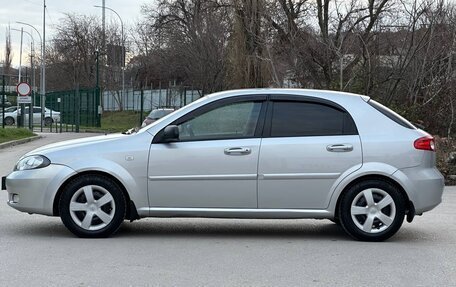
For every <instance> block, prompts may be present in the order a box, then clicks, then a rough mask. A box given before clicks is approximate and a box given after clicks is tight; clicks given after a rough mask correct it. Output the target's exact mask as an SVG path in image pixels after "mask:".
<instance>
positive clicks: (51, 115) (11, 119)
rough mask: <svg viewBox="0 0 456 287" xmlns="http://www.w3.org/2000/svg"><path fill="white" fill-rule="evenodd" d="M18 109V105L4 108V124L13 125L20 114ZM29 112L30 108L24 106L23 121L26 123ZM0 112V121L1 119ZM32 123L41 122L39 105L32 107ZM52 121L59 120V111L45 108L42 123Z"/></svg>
mask: <svg viewBox="0 0 456 287" xmlns="http://www.w3.org/2000/svg"><path fill="white" fill-rule="evenodd" d="M20 114H21V113H20V109H18V107H9V108H7V109H5V116H4V118H5V124H6V125H14V124H15V123H16V122H17V116H18V115H20ZM29 114H30V109H29V107H26V108H25V119H24V122H25V123H28V121H29ZM1 115H2V114H1V112H0V123H1V122H2V120H3V117H2V116H1ZM32 118H33V123H34V124H37V123H41V107H33V117H32ZM54 122H60V112H57V111H53V110H51V109H48V108H45V109H44V124H45V125H47V126H48V125H51V124H53V123H54Z"/></svg>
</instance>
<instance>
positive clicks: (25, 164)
mask: <svg viewBox="0 0 456 287" xmlns="http://www.w3.org/2000/svg"><path fill="white" fill-rule="evenodd" d="M50 164H51V161H50V160H49V159H48V158H47V157H45V156H42V155H30V156H27V157H24V158H23V159H21V160H19V161H18V162H17V163H16V166H15V167H14V170H27V169H36V168H42V167H46V166H48V165H50Z"/></svg>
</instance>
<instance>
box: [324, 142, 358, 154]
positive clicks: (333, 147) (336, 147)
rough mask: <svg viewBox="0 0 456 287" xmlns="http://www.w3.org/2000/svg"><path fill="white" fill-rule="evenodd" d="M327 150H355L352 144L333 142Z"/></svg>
mask: <svg viewBox="0 0 456 287" xmlns="http://www.w3.org/2000/svg"><path fill="white" fill-rule="evenodd" d="M326 150H327V151H330V152H349V151H352V150H353V146H352V145H351V144H333V145H329V146H327V147H326Z"/></svg>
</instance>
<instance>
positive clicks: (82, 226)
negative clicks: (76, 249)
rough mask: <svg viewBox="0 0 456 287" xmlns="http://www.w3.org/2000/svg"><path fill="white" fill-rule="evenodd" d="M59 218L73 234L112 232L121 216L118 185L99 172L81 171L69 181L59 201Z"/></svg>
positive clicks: (122, 207)
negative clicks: (96, 173)
mask: <svg viewBox="0 0 456 287" xmlns="http://www.w3.org/2000/svg"><path fill="white" fill-rule="evenodd" d="M59 212H60V218H61V219H62V222H63V224H65V226H66V227H67V228H68V229H69V230H70V231H71V232H72V233H74V234H75V235H76V236H79V237H85V238H101V237H108V236H110V235H112V234H114V233H115V232H116V231H117V230H118V229H119V227H120V225H121V223H122V222H123V220H124V219H125V212H126V201H125V197H124V194H123V192H122V189H121V188H120V187H119V185H118V184H117V183H116V182H114V181H113V180H112V179H110V178H108V177H105V176H102V175H83V176H80V177H77V178H76V179H73V180H72V181H71V182H69V183H68V184H67V185H66V186H65V188H64V190H63V193H62V196H61V197H60V201H59Z"/></svg>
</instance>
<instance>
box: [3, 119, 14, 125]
mask: <svg viewBox="0 0 456 287" xmlns="http://www.w3.org/2000/svg"><path fill="white" fill-rule="evenodd" d="M5 125H7V126H12V125H14V119H13V118H12V117H6V118H5Z"/></svg>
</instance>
